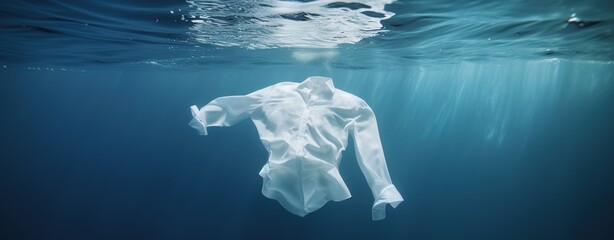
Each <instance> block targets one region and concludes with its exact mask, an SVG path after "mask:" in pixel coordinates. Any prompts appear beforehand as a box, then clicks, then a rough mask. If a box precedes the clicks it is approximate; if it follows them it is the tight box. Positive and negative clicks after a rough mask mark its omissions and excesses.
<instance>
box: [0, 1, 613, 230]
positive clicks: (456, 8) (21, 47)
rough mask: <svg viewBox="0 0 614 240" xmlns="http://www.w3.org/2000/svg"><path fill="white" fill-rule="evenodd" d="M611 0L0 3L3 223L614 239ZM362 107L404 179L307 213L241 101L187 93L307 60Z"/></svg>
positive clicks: (349, 161)
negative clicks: (239, 118)
mask: <svg viewBox="0 0 614 240" xmlns="http://www.w3.org/2000/svg"><path fill="white" fill-rule="evenodd" d="M612 12H614V4H613V3H612V1H598V0H591V1H569V0H543V1H522V0H514V1H485V0H482V1H441V0H434V1H355V2H354V3H349V2H347V3H343V2H335V1H278V0H264V1H247V0H242V1H241V0H232V1H196V0H194V1H179V0H163V1H161V0H157V1H138V0H130V1H114V0H113V1H12V2H9V1H5V2H2V3H0V16H1V17H0V111H1V112H2V117H0V131H1V132H2V134H0V142H1V143H2V144H0V156H1V160H0V190H1V192H2V197H0V223H2V224H0V238H1V239H336V240H338V239H612V238H613V237H614V230H613V229H612V227H611V226H612V222H614V207H613V206H612V204H611V203H612V202H614V175H613V174H612V172H613V171H614V163H613V161H612V159H613V157H612V156H614V144H613V141H612V139H613V137H614V125H613V124H612V123H613V122H614V62H613V61H614V49H613V46H614V44H612V43H613V42H614V41H613V40H614V32H613V31H614V16H613V15H612ZM312 75H324V76H330V77H332V78H333V80H334V81H335V86H336V87H337V88H340V89H343V90H345V91H348V92H350V93H353V94H355V95H357V96H359V97H361V98H363V99H364V100H365V101H366V102H368V103H369V105H371V107H372V108H373V110H374V111H375V113H376V115H377V119H378V124H379V128H380V134H381V138H382V143H383V146H384V151H385V154H386V157H387V162H388V167H389V169H390V175H391V177H392V180H393V182H394V183H395V185H396V186H397V188H398V189H399V191H400V192H401V194H402V195H403V197H404V198H405V202H403V203H402V204H401V205H400V206H399V207H398V208H396V209H388V216H387V218H386V219H385V220H383V221H378V222H373V221H371V212H370V208H371V204H372V203H373V197H372V195H371V192H370V190H369V188H368V186H367V183H366V181H365V179H364V177H363V176H362V173H361V172H360V169H359V168H358V165H357V164H356V159H355V156H354V154H353V153H354V149H353V146H349V148H348V149H347V150H346V151H345V153H344V156H343V160H342V163H341V166H340V171H341V175H342V176H343V178H344V180H345V182H346V183H347V184H348V186H349V188H350V191H351V192H352V198H350V199H348V200H346V201H342V202H330V203H328V204H327V205H326V206H325V207H323V208H322V209H320V210H318V211H316V212H314V213H312V214H309V215H308V216H306V217H304V218H301V217H297V216H295V215H292V214H291V213H289V212H287V211H285V210H284V209H283V208H282V207H281V206H280V205H279V204H278V203H277V202H276V201H274V200H270V199H267V198H266V197H264V196H263V195H262V194H261V192H260V190H261V184H262V182H261V181H262V180H261V178H260V176H258V171H259V170H260V168H261V167H262V165H263V164H264V163H265V161H266V159H267V152H266V150H265V149H264V148H263V147H262V144H261V143H260V140H259V139H258V134H257V132H256V129H255V127H254V126H253V125H252V123H251V122H250V121H244V122H241V123H239V124H238V125H236V126H233V127H229V128H211V129H210V130H209V131H210V132H209V134H210V135H209V136H206V137H203V136H199V135H197V134H196V132H195V131H194V130H193V129H191V128H190V127H189V126H187V123H188V122H189V121H190V119H191V115H190V112H189V108H188V107H189V106H190V105H192V104H197V105H204V104H206V103H207V102H209V101H210V100H212V99H213V98H215V97H219V96H226V95H236V94H245V93H248V92H251V91H254V90H257V89H260V88H263V87H265V86H269V85H271V84H274V83H277V82H280V81H294V82H299V81H302V80H304V79H305V78H306V77H308V76H312Z"/></svg>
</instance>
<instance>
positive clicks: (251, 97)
mask: <svg viewBox="0 0 614 240" xmlns="http://www.w3.org/2000/svg"><path fill="white" fill-rule="evenodd" d="M191 110H192V116H193V117H194V119H192V121H191V122H190V126H192V127H193V128H195V129H196V130H198V132H199V133H200V134H202V135H207V127H210V126H231V125H233V124H235V123H237V122H239V121H241V120H244V119H246V118H251V119H252V121H253V122H254V124H255V125H256V128H257V129H258V133H259V135H260V139H261V140H262V143H263V144H264V147H265V148H266V149H267V151H268V152H269V160H268V161H267V163H266V164H265V165H264V167H263V168H262V170H261V171H260V176H262V178H263V184H262V194H264V195H265V196H266V197H268V198H271V199H275V200H277V201H279V203H281V205H282V206H283V207H284V208H285V209H286V210H288V211H290V212H292V213H294V214H296V215H299V216H305V215H307V214H308V213H310V212H313V211H316V210H318V209H320V208H321V207H322V206H324V204H326V203H327V202H328V201H331V200H332V201H342V200H345V199H348V198H350V197H351V195H350V191H349V190H348V188H347V186H346V185H345V182H344V181H343V179H342V178H341V175H339V171H338V166H339V161H340V160H341V152H342V151H343V150H345V147H346V146H347V140H348V135H349V134H352V135H353V139H354V148H355V149H356V159H357V160H358V164H359V166H360V169H361V170H362V172H363V174H364V175H365V177H366V178H367V182H368V184H369V186H370V188H371V191H372V193H373V196H374V197H375V202H374V204H373V208H372V217H373V220H380V219H384V218H385V217H386V204H390V205H392V207H395V208H396V207H397V206H398V205H399V203H401V202H402V201H403V198H402V197H401V195H400V194H399V192H398V191H397V189H396V188H395V186H394V185H393V184H392V181H391V180H390V175H389V173H388V168H387V166H386V160H385V158H384V152H383V149H382V145H381V142H380V137H379V132H378V128H377V122H376V120H375V115H374V113H373V111H372V110H371V108H370V107H369V106H368V105H367V103H365V102H364V101H363V100H362V99H360V98H359V97H356V96H354V95H352V94H350V93H347V92H344V91H341V90H339V89H335V87H334V85H333V81H332V79H330V78H327V77H309V78H307V79H306V80H305V81H303V82H302V83H295V82H281V83H278V84H275V85H272V86H269V87H266V88H264V89H261V90H258V91H255V92H252V93H250V94H247V95H244V96H227V97H219V98H216V99H214V100H213V101H211V102H210V103H209V104H207V105H205V106H204V107H202V108H201V109H198V108H197V107H196V106H191Z"/></svg>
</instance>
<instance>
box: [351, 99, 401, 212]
mask: <svg viewBox="0 0 614 240" xmlns="http://www.w3.org/2000/svg"><path fill="white" fill-rule="evenodd" d="M360 105H361V106H360V107H359V109H358V113H359V115H358V117H357V118H356V119H355V122H354V127H353V138H354V148H355V149H356V159H357V160H358V166H360V169H361V170H362V173H363V174H364V175H365V177H366V179H367V183H368V184H369V187H370V188H371V191H372V193H373V196H374V198H375V202H374V203H373V208H372V217H373V220H374V221H376V220H382V219H384V218H386V205H387V204H390V205H391V206H392V207H393V208H396V207H397V206H398V205H399V204H400V203H401V202H402V201H403V197H401V194H400V193H399V191H397V189H396V187H395V186H394V185H393V184H392V181H391V180H390V174H389V173H388V167H387V166H386V159H385V157H384V150H383V149H382V143H381V141H380V137H379V131H378V128H377V121H376V119H375V114H374V113H373V110H371V108H370V107H369V106H368V105H367V104H366V103H365V102H361V104H360Z"/></svg>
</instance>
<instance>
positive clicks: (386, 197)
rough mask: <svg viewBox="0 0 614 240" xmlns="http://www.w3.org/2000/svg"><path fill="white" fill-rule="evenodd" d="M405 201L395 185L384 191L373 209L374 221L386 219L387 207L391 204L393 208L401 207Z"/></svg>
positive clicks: (376, 200)
mask: <svg viewBox="0 0 614 240" xmlns="http://www.w3.org/2000/svg"><path fill="white" fill-rule="evenodd" d="M402 201H403V197H401V194H400V193H399V191H398V190H397V188H396V187H395V186H394V185H390V186H388V187H386V188H384V189H383V190H382V192H381V193H380V195H379V196H378V197H377V198H376V199H375V202H374V203H373V209H372V217H373V221H377V220H382V219H384V218H386V205H387V204H390V206H392V207H393V208H396V207H397V206H399V204H400V203H401V202H402Z"/></svg>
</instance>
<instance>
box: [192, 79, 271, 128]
mask: <svg viewBox="0 0 614 240" xmlns="http://www.w3.org/2000/svg"><path fill="white" fill-rule="evenodd" d="M273 87H274V86H269V87H266V88H263V89H260V90H258V91H255V92H252V93H250V94H247V95H240V96H226V97H219V98H216V99H214V100H213V101H211V102H209V103H208V104H207V105H205V106H204V107H202V108H200V109H199V108H198V107H196V106H195V105H192V106H191V107H190V110H191V112H192V121H190V123H189V125H190V126H191V127H192V128H194V129H196V131H198V133H199V134H200V135H207V134H208V132H207V127H211V126H215V127H222V126H232V125H234V124H236V123H238V122H240V121H242V120H244V119H246V118H248V117H249V115H250V114H252V113H253V112H254V111H255V110H256V109H258V108H259V107H260V106H261V105H262V103H263V102H264V101H265V100H266V99H267V98H268V97H269V96H270V95H271V93H272V91H273Z"/></svg>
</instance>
